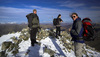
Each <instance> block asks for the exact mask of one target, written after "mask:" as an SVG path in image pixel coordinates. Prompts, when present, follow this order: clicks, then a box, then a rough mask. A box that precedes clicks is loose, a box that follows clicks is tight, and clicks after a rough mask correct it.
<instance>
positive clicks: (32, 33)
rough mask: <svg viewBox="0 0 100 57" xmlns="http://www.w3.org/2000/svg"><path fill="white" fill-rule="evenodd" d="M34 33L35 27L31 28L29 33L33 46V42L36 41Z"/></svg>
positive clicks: (35, 31)
mask: <svg viewBox="0 0 100 57" xmlns="http://www.w3.org/2000/svg"><path fill="white" fill-rule="evenodd" d="M36 33H37V29H32V30H31V33H30V39H31V45H32V46H34V43H35V42H36Z"/></svg>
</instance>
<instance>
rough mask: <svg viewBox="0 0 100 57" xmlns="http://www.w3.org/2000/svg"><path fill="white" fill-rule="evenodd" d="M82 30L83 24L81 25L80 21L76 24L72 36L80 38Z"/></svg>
mask: <svg viewBox="0 0 100 57" xmlns="http://www.w3.org/2000/svg"><path fill="white" fill-rule="evenodd" d="M81 28H82V23H81V21H78V22H77V23H76V24H75V29H72V30H71V34H72V35H75V36H78V35H79V34H80V31H81Z"/></svg>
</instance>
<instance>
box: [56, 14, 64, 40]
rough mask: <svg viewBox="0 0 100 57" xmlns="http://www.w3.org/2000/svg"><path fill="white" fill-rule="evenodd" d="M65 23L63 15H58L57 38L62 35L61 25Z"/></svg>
mask: <svg viewBox="0 0 100 57" xmlns="http://www.w3.org/2000/svg"><path fill="white" fill-rule="evenodd" d="M61 22H63V20H62V19H61V14H59V15H58V17H57V25H56V38H58V36H61V35H60V31H61V25H60V23H61Z"/></svg>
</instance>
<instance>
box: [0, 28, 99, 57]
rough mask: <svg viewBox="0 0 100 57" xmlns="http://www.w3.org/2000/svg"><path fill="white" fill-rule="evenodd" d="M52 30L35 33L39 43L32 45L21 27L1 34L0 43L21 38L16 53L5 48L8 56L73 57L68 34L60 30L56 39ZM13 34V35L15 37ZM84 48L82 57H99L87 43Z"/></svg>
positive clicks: (27, 34) (25, 31) (26, 32)
mask: <svg viewBox="0 0 100 57" xmlns="http://www.w3.org/2000/svg"><path fill="white" fill-rule="evenodd" d="M54 31H55V30H53V31H52V30H49V29H45V30H44V29H42V30H41V32H40V33H38V35H37V41H38V42H39V43H38V44H35V46H34V47H32V46H31V42H30V39H29V33H28V29H23V30H22V31H21V32H17V33H14V34H7V35H3V36H2V37H0V44H2V43H3V42H4V41H6V42H7V41H11V42H13V43H16V41H14V40H15V39H18V40H19V39H21V40H22V41H21V42H20V43H19V44H18V46H19V49H18V52H17V53H16V54H14V53H12V51H10V52H8V50H9V48H8V49H7V50H6V52H5V53H6V54H8V55H7V56H8V57H15V56H16V57H51V56H52V57H75V54H74V51H73V45H72V43H73V42H71V41H70V39H71V37H70V35H69V34H68V33H67V32H65V31H64V32H63V31H62V33H61V34H62V37H59V39H56V38H55V37H54V34H53V33H52V32H54ZM13 36H15V38H14V37H13ZM13 39H14V40H13ZM84 45H85V44H84ZM1 47H2V45H0V52H1V51H3V50H2V49H1ZM13 49H15V48H13ZM84 49H85V53H86V54H85V53H83V56H84V57H86V56H89V57H92V56H93V57H100V53H99V52H96V51H95V49H93V48H91V47H89V46H87V45H85V46H84ZM0 54H1V53H0Z"/></svg>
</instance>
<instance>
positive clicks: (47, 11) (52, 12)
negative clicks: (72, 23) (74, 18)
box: [0, 6, 70, 22]
mask: <svg viewBox="0 0 100 57" xmlns="http://www.w3.org/2000/svg"><path fill="white" fill-rule="evenodd" d="M34 8H36V9H37V14H38V16H39V18H40V22H45V21H52V20H53V19H52V17H53V18H56V17H57V16H58V14H62V18H63V19H64V20H66V19H69V18H67V17H68V16H69V15H68V14H69V13H70V11H66V10H60V9H54V8H45V7H40V6H29V9H24V8H13V7H0V18H1V19H2V20H3V19H6V20H8V19H16V20H19V21H20V19H23V20H24V19H25V21H26V20H27V19H26V17H25V16H26V15H27V14H28V13H32V12H33V9H34Z"/></svg>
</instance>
